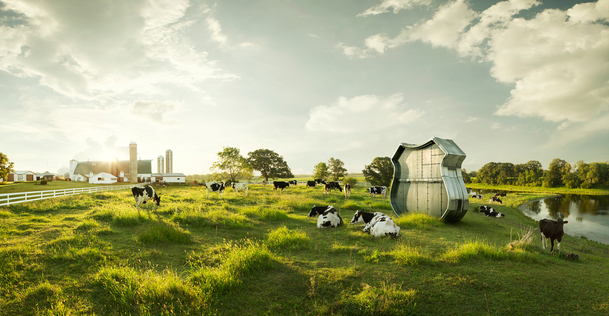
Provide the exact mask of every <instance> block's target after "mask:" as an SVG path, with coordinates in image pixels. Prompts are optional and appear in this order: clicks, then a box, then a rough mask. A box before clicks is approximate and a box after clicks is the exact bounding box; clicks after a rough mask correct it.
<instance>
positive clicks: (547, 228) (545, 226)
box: [539, 218, 569, 253]
mask: <svg viewBox="0 0 609 316" xmlns="http://www.w3.org/2000/svg"><path fill="white" fill-rule="evenodd" d="M568 222H569V221H563V219H562V218H559V219H557V220H555V221H554V220H551V219H542V220H540V221H539V230H540V231H541V246H542V247H543V249H546V247H547V245H548V238H550V243H551V245H552V248H550V253H552V252H553V251H554V240H557V241H558V245H557V246H556V249H558V250H559V251H560V242H561V241H562V236H563V235H564V234H565V231H564V230H563V225H564V224H566V223H568Z"/></svg>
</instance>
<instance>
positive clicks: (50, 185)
mask: <svg viewBox="0 0 609 316" xmlns="http://www.w3.org/2000/svg"><path fill="white" fill-rule="evenodd" d="M125 184H129V183H114V184H103V185H102V184H89V183H86V182H80V181H49V182H47V184H40V181H38V182H8V183H7V184H2V185H0V194H3V193H17V192H31V191H46V190H63V189H73V188H87V187H98V186H109V185H125Z"/></svg>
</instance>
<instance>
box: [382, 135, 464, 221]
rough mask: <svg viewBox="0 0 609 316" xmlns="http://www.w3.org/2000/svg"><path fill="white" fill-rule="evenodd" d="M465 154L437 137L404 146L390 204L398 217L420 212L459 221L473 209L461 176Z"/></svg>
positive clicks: (396, 158)
mask: <svg viewBox="0 0 609 316" xmlns="http://www.w3.org/2000/svg"><path fill="white" fill-rule="evenodd" d="M465 157H466V156H465V153H464V152H463V151H462V150H461V149H460V148H459V146H457V144H455V143H454V142H453V141H452V140H450V139H442V138H438V137H434V138H432V139H431V140H429V141H428V142H426V143H423V144H420V145H413V144H406V143H402V144H400V146H399V147H398V149H397V151H396V153H395V155H393V158H391V161H392V162H393V166H394V176H393V182H392V183H391V193H390V201H391V207H392V208H393V211H394V212H395V213H396V214H397V215H401V214H405V213H407V212H420V213H425V214H428V215H430V216H434V217H439V218H442V219H444V220H446V221H449V222H458V221H460V220H461V218H463V216H465V213H467V209H468V207H469V196H468V195H467V189H466V188H465V183H464V182H463V176H462V174H461V163H462V162H463V160H465Z"/></svg>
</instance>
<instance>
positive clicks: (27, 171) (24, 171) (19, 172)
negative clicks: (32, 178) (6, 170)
mask: <svg viewBox="0 0 609 316" xmlns="http://www.w3.org/2000/svg"><path fill="white" fill-rule="evenodd" d="M12 173H14V174H26V173H32V174H35V173H34V172H32V171H30V170H21V171H14V172H12Z"/></svg>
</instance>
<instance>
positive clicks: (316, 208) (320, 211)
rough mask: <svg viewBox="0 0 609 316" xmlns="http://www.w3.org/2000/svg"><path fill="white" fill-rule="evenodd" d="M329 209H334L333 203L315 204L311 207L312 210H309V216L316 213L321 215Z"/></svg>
mask: <svg viewBox="0 0 609 316" xmlns="http://www.w3.org/2000/svg"><path fill="white" fill-rule="evenodd" d="M328 209H334V206H332V205H328V206H315V205H313V207H312V208H311V211H310V212H309V217H313V216H315V215H321V214H323V213H324V212H325V211H326V210H328Z"/></svg>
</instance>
